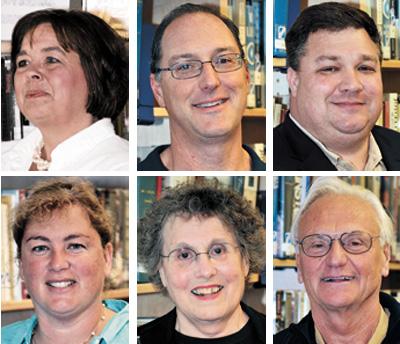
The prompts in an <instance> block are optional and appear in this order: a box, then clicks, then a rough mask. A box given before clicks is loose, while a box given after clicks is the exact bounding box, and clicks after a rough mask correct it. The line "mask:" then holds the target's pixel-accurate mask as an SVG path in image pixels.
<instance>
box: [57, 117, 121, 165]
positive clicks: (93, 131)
mask: <svg viewBox="0 0 400 344" xmlns="http://www.w3.org/2000/svg"><path fill="white" fill-rule="evenodd" d="M114 135H115V133H114V127H113V125H112V123H111V119H110V118H103V119H101V120H98V121H96V122H94V123H93V124H92V125H91V126H89V127H87V128H85V129H83V130H81V131H79V132H77V133H76V134H74V135H72V136H71V137H69V138H68V139H66V140H65V141H63V142H61V143H60V144H59V145H58V146H57V147H56V148H54V150H53V151H52V152H51V165H50V169H54V168H62V165H64V164H65V158H66V157H67V156H69V155H70V154H71V152H82V151H84V152H88V151H90V150H91V149H92V148H94V147H96V146H97V144H98V143H100V142H101V141H104V140H105V139H107V138H109V137H111V136H114Z"/></svg>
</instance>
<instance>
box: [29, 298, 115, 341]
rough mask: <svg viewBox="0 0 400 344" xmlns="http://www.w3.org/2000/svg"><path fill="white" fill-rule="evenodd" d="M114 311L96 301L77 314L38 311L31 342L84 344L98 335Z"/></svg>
mask: <svg viewBox="0 0 400 344" xmlns="http://www.w3.org/2000/svg"><path fill="white" fill-rule="evenodd" d="M114 314H115V313H114V312H113V311H111V310H109V309H107V308H106V307H105V306H104V305H103V304H102V303H97V304H96V305H93V306H91V307H90V309H87V310H85V311H84V312H82V313H80V314H79V315H70V316H68V317H56V316H54V315H51V314H47V313H44V312H43V313H42V312H40V311H39V312H38V326H37V328H36V330H35V331H34V335H33V338H32V343H33V344H50V343H51V344H54V343H57V344H84V343H89V342H90V341H91V339H92V338H93V337H94V336H98V335H99V334H100V333H101V332H102V330H103V329H104V327H105V326H106V325H107V323H108V321H109V320H110V319H111V318H112V316H113V315H114Z"/></svg>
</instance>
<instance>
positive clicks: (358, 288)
mask: <svg viewBox="0 0 400 344" xmlns="http://www.w3.org/2000/svg"><path fill="white" fill-rule="evenodd" d="M351 231H363V232H367V233H369V234H370V235H371V236H378V235H379V233H380V231H379V227H378V222H377V220H376V212H375V210H374V209H373V208H372V206H371V205H370V204H369V203H367V202H366V201H364V200H360V199H358V198H355V197H353V196H345V195H326V196H322V197H321V198H320V199H318V200H316V201H315V203H313V204H312V205H311V206H310V208H309V209H308V210H307V211H306V212H305V214H304V216H303V218H302V220H301V222H300V227H299V240H301V239H303V238H304V237H305V236H306V235H310V234H328V235H331V236H335V235H338V236H340V234H342V233H344V232H351ZM296 260H297V266H298V273H299V280H300V282H302V283H304V285H305V288H306V290H307V294H308V296H309V298H310V302H311V306H312V307H313V309H315V308H320V309H321V308H322V309H324V310H339V309H353V308H354V309H355V310H357V309H358V308H359V307H360V306H362V305H366V304H368V303H371V302H379V289H380V285H381V279H382V276H387V274H388V271H389V248H388V247H387V246H385V248H382V247H381V245H380V241H379V238H376V239H373V241H372V247H371V249H370V250H369V251H367V252H365V253H362V254H357V255H355V254H350V253H347V252H346V251H345V250H344V249H343V248H342V246H341V245H340V243H339V242H338V240H334V241H333V244H332V247H331V249H330V250H329V252H328V253H327V254H326V255H325V256H323V257H319V258H315V257H308V256H306V255H305V254H304V252H303V251H302V250H301V248H299V253H298V254H297V256H296ZM344 277H346V279H344Z"/></svg>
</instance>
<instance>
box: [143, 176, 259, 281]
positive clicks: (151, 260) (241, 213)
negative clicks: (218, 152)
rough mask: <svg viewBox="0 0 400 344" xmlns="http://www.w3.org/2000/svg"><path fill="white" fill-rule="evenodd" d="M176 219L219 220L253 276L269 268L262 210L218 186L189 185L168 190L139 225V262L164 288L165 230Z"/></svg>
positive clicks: (208, 183) (205, 184) (150, 276)
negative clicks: (161, 268)
mask: <svg viewBox="0 0 400 344" xmlns="http://www.w3.org/2000/svg"><path fill="white" fill-rule="evenodd" d="M172 216H185V217H187V218H189V219H190V218H192V217H193V216H196V217H206V218H207V217H213V216H216V217H218V218H219V219H220V220H221V221H222V222H223V223H224V224H226V225H227V227H228V229H229V230H230V231H231V232H232V234H233V235H234V237H235V239H236V241H237V243H238V246H241V247H242V249H241V255H242V257H243V258H244V259H246V260H247V262H248V263H249V267H250V270H249V272H259V271H260V270H261V269H262V268H263V267H264V265H265V230H264V225H263V220H262V217H261V216H260V213H259V211H258V210H256V209H254V208H253V207H252V206H251V204H250V203H249V202H248V201H246V200H245V199H244V198H243V197H242V196H241V195H239V194H238V193H236V192H234V191H233V190H230V189H226V188H223V187H222V186H221V185H220V184H219V183H218V182H215V181H214V182H206V181H204V182H202V183H197V184H192V183H186V184H181V185H178V186H177V187H175V188H171V189H167V190H166V191H165V192H164V194H163V195H162V197H161V199H159V200H158V201H156V202H154V203H153V205H152V207H151V208H149V209H148V210H147V212H146V214H145V216H144V217H143V218H142V219H140V220H139V223H138V261H139V262H140V263H141V264H143V266H144V267H145V269H146V270H147V273H148V274H149V278H150V280H151V281H152V282H153V283H154V284H155V285H156V286H157V287H159V288H160V289H161V288H163V285H162V282H161V279H160V274H159V268H160V254H161V250H162V247H163V228H164V225H165V224H166V222H167V221H168V220H169V219H170V218H171V217H172Z"/></svg>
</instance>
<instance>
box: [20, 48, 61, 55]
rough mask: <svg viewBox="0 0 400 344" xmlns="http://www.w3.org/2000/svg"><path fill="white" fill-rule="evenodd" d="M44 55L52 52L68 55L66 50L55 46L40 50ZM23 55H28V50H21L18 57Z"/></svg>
mask: <svg viewBox="0 0 400 344" xmlns="http://www.w3.org/2000/svg"><path fill="white" fill-rule="evenodd" d="M40 51H41V52H43V53H48V52H50V51H57V52H59V53H61V54H63V55H64V56H65V55H66V52H65V51H64V49H62V48H60V47H57V46H53V47H46V48H43V49H41V50H40ZM21 55H28V53H27V52H26V50H21V51H20V52H19V53H18V54H17V57H19V56H21Z"/></svg>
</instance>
